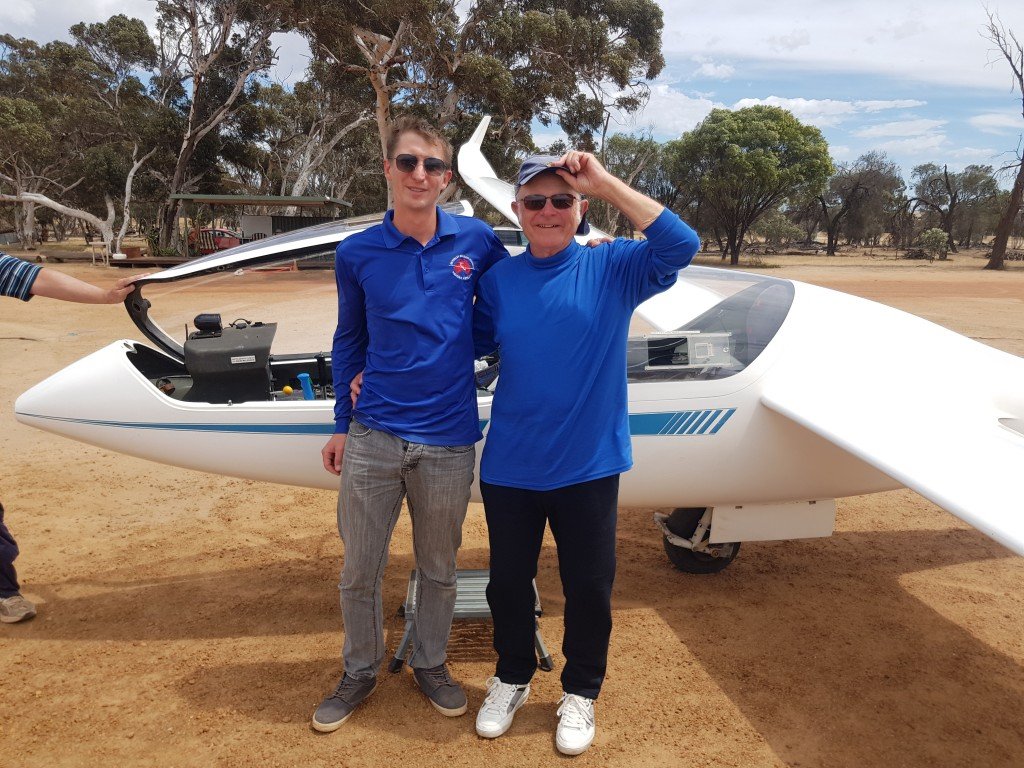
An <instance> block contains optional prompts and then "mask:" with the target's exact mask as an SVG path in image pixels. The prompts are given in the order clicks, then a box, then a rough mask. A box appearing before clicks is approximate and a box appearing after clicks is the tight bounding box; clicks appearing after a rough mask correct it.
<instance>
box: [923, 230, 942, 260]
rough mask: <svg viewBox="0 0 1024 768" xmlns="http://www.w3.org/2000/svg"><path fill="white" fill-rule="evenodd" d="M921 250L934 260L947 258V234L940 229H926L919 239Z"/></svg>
mask: <svg viewBox="0 0 1024 768" xmlns="http://www.w3.org/2000/svg"><path fill="white" fill-rule="evenodd" d="M918 240H919V242H920V243H921V249H922V250H923V251H924V252H925V253H927V254H928V255H929V256H931V257H932V258H937V259H945V258H946V233H945V231H943V230H941V229H939V228H938V227H933V228H931V229H926V230H925V231H924V232H922V233H921V236H920V238H918Z"/></svg>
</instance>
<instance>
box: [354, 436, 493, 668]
mask: <svg viewBox="0 0 1024 768" xmlns="http://www.w3.org/2000/svg"><path fill="white" fill-rule="evenodd" d="M475 466H476V449H475V446H473V445H461V446H439V445H423V444H422V443H410V442H409V441H407V440H403V439H402V438H400V437H396V436H394V435H392V434H390V433H388V432H382V431H380V430H375V429H370V428H368V427H366V426H364V425H362V424H360V423H359V422H358V421H355V420H354V419H353V420H352V422H351V424H350V426H349V432H348V439H347V440H346V441H345V457H344V459H343V462H342V470H341V492H340V493H339V494H338V531H339V532H340V533H341V538H342V541H344V542H345V563H344V567H343V568H342V571H341V584H340V587H341V614H342V619H343V620H344V622H345V646H344V649H343V653H344V656H345V672H346V674H349V675H351V676H353V677H357V678H360V677H362V678H365V677H370V676H374V675H376V674H377V672H378V670H379V669H380V665H381V661H383V659H384V652H385V648H384V627H383V606H382V600H381V581H382V579H383V577H384V567H385V566H386V565H387V562H388V544H389V542H390V541H391V533H392V532H393V531H394V529H395V523H397V522H398V514H399V512H400V511H401V508H402V499H403V498H405V496H406V495H408V498H409V513H410V516H411V517H412V529H413V533H412V539H413V551H414V553H415V555H416V570H417V571H418V574H419V578H418V584H419V590H420V592H419V594H418V595H417V596H416V597H417V600H416V606H417V608H416V613H415V614H414V617H413V652H412V656H411V657H410V659H409V663H410V666H412V667H415V668H421V669H429V668H431V667H436V666H438V665H440V664H443V663H444V662H445V659H446V658H447V647H448V634H449V632H450V631H451V624H452V612H453V611H454V609H455V592H456V579H455V553H456V552H457V551H458V549H459V545H460V544H461V543H462V522H463V520H465V518H466V505H467V504H468V503H469V487H470V485H472V483H473V470H474V468H475Z"/></svg>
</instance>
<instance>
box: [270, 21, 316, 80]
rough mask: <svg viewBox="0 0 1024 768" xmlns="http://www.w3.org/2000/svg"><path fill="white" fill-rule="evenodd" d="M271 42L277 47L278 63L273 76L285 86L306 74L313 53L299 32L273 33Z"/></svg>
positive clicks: (272, 72)
mask: <svg viewBox="0 0 1024 768" xmlns="http://www.w3.org/2000/svg"><path fill="white" fill-rule="evenodd" d="M270 44H271V45H273V46H274V47H275V48H277V64H276V65H275V66H274V69H273V70H272V71H271V78H272V79H273V80H274V81H276V82H280V83H281V84H282V85H285V86H292V85H295V83H296V82H297V81H299V80H301V79H302V77H303V75H305V74H306V67H308V66H309V60H310V57H311V56H312V54H311V53H310V50H309V43H308V42H307V41H306V38H304V37H303V36H302V35H300V34H299V33H298V32H288V33H287V34H277V35H272V36H271V38H270Z"/></svg>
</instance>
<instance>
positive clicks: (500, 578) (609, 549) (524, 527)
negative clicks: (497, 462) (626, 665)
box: [480, 475, 619, 699]
mask: <svg viewBox="0 0 1024 768" xmlns="http://www.w3.org/2000/svg"><path fill="white" fill-rule="evenodd" d="M480 492H481V494H482V495H483V499H484V513H485V515H486V516H487V536H488V539H489V540H490V546H491V573H490V581H489V582H488V585H487V603H488V605H489V606H490V608H491V617H492V619H493V621H494V650H495V651H497V653H498V665H497V670H496V672H495V675H496V676H497V677H498V678H500V679H501V681H502V682H503V683H514V684H516V685H524V684H526V683H528V682H530V679H531V678H532V677H533V673H534V672H535V671H536V670H537V656H536V653H535V652H534V645H533V632H534V621H535V619H534V605H533V579H534V577H535V576H536V575H537V559H538V557H539V556H540V549H541V541H542V539H543V537H544V526H545V524H549V525H550V526H551V533H552V534H553V535H554V537H555V546H556V548H557V551H558V572H559V575H560V576H561V579H562V594H563V595H564V596H565V635H564V639H563V641H562V654H563V655H564V656H565V668H564V669H563V670H562V689H563V690H564V691H565V692H566V693H574V694H576V695H578V696H585V697H586V698H588V699H596V698H597V696H598V694H599V693H600V691H601V683H602V682H604V675H605V669H606V668H607V666H608V642H609V640H610V638H611V633H612V583H613V582H614V581H615V525H616V521H617V514H618V512H617V507H618V500H619V476H618V475H611V476H609V477H602V478H599V479H597V480H590V481H588V482H585V483H577V484H576V485H569V486H565V487H563V488H555V489H553V490H550V491H531V490H525V489H522V488H509V487H507V486H502V485H491V484H490V483H485V482H482V481H481V483H480Z"/></svg>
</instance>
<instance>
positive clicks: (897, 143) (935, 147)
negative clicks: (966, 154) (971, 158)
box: [873, 133, 949, 159]
mask: <svg viewBox="0 0 1024 768" xmlns="http://www.w3.org/2000/svg"><path fill="white" fill-rule="evenodd" d="M948 144H949V142H948V141H947V140H946V134H944V133H933V134H929V135H925V136H914V137H912V138H909V139H894V140H892V141H885V142H882V143H881V144H875V145H873V148H874V149H878V150H881V151H882V152H886V153H888V154H891V155H905V156H907V157H911V158H916V159H921V158H925V157H926V156H930V155H934V154H935V153H938V152H940V151H942V152H947V151H948V150H947V149H946V147H947V146H948Z"/></svg>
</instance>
